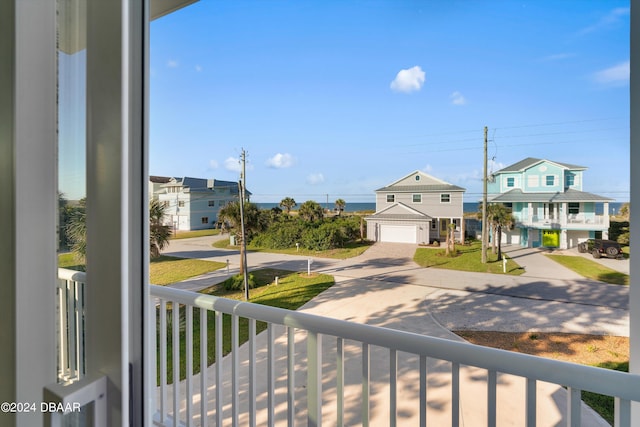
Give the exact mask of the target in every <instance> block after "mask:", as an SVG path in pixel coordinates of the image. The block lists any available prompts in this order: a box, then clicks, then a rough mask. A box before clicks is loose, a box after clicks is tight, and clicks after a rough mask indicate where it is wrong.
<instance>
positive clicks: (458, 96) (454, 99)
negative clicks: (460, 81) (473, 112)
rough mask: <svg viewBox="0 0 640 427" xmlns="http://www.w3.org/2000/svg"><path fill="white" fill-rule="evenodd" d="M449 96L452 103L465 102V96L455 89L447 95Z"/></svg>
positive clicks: (461, 103) (460, 103) (459, 103)
mask: <svg viewBox="0 0 640 427" xmlns="http://www.w3.org/2000/svg"><path fill="white" fill-rule="evenodd" d="M449 98H451V103H452V104H453V105H465V104H466V103H467V100H466V98H465V97H464V96H462V94H461V93H460V92H458V91H455V92H453V93H452V94H451V95H449Z"/></svg>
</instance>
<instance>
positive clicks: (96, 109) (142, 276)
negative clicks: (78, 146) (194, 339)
mask: <svg viewBox="0 0 640 427" xmlns="http://www.w3.org/2000/svg"><path fill="white" fill-rule="evenodd" d="M143 3H144V2H143V1H138V0H128V1H104V0H87V280H88V288H89V290H88V291H87V299H86V328H87V333H86V353H87V365H86V366H87V375H88V376H90V375H98V374H101V375H106V376H107V377H108V384H109V389H108V393H107V398H108V401H107V413H108V417H109V420H110V425H114V426H115V425H118V426H125V425H129V422H130V421H131V423H132V425H143V424H144V423H146V424H147V425H149V424H150V422H149V420H144V422H143V411H144V410H143V407H144V401H143V393H144V390H143V389H144V386H143V384H144V380H143V374H142V367H143V363H142V362H143V355H142V352H143V343H144V342H145V341H144V339H143V336H144V334H143V318H144V316H145V313H146V311H147V309H148V304H147V303H146V298H147V296H146V294H145V292H146V291H148V290H147V289H146V288H145V282H146V281H147V277H146V276H147V275H146V269H147V267H146V266H147V263H148V242H149V240H148V237H147V236H148V232H147V230H146V227H145V226H143V225H144V224H146V221H147V219H148V218H147V217H148V207H147V200H148V197H147V194H146V192H147V186H146V173H147V171H146V163H145V160H144V153H146V151H147V149H146V145H147V144H146V141H145V140H144V138H143V127H144V123H145V118H144V117H145V116H144V111H143V108H142V105H143V102H142V101H143V99H144V86H143V84H142V82H143V75H144V70H145V67H146V64H145V61H144V58H145V57H144V54H145V53H146V50H145V49H143V41H142V40H143V35H144V33H145V32H146V26H145V24H144V22H145V19H144V17H143V9H142V5H143ZM143 242H146V244H143ZM130 369H131V376H130ZM148 393H151V390H149V391H148ZM130 407H131V409H132V411H133V412H132V413H130V412H129V408H130Z"/></svg>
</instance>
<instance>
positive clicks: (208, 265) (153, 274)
mask: <svg viewBox="0 0 640 427" xmlns="http://www.w3.org/2000/svg"><path fill="white" fill-rule="evenodd" d="M226 266H227V265H226V264H225V263H222V262H213V261H203V260H200V259H189V258H176V257H171V256H166V255H161V256H160V257H158V258H155V259H152V260H151V263H150V264H149V275H150V279H149V283H152V284H154V285H168V284H169V283H175V282H181V281H183V280H186V279H189V278H191V277H195V276H200V275H201V274H205V273H209V272H211V271H215V270H219V269H221V268H223V267H226Z"/></svg>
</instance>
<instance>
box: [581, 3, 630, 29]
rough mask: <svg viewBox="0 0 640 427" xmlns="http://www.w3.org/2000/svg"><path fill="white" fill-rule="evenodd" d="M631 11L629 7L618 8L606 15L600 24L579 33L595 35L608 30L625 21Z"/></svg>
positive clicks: (597, 23)
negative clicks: (594, 33)
mask: <svg viewBox="0 0 640 427" xmlns="http://www.w3.org/2000/svg"><path fill="white" fill-rule="evenodd" d="M629 13H630V9H629V8H628V7H618V8H615V9H613V10H611V11H610V12H609V13H607V14H606V15H604V16H603V17H602V18H600V20H599V21H598V22H596V23H595V24H593V25H590V26H588V27H585V28H583V29H582V30H580V31H578V35H580V36H583V35H585V34H589V33H593V32H596V31H600V30H606V29H608V28H610V27H613V26H615V25H617V24H618V23H620V22H621V21H622V20H623V19H626V17H627V16H629Z"/></svg>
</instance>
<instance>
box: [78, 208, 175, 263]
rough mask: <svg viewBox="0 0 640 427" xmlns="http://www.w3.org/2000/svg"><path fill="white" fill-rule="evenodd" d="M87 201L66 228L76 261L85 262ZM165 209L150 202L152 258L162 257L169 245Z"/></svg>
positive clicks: (169, 230)
mask: <svg viewBox="0 0 640 427" xmlns="http://www.w3.org/2000/svg"><path fill="white" fill-rule="evenodd" d="M86 204H87V199H86V198H83V199H80V203H79V205H78V207H77V208H76V209H75V210H73V211H72V212H71V214H70V216H69V222H68V224H67V226H66V232H67V237H68V238H69V240H70V241H71V250H72V252H73V253H74V254H75V256H76V259H77V260H78V261H80V262H85V258H86V255H87V210H86ZM164 215H165V207H164V206H163V205H162V204H161V203H160V202H159V201H158V200H152V201H151V202H149V253H150V255H151V258H157V257H158V256H160V251H162V249H164V248H165V247H166V246H167V245H168V244H169V237H171V227H169V226H168V225H163V224H162V218H163V217H164Z"/></svg>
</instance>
